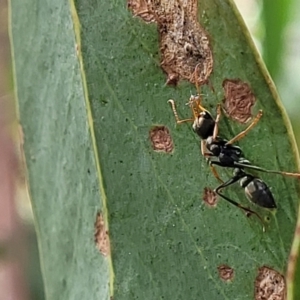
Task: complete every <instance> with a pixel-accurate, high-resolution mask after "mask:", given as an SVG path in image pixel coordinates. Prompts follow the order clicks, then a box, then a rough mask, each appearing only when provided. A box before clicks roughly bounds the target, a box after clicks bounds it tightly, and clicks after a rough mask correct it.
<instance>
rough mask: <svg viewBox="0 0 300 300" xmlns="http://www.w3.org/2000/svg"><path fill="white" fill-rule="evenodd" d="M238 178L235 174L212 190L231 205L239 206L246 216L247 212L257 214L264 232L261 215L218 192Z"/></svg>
mask: <svg viewBox="0 0 300 300" xmlns="http://www.w3.org/2000/svg"><path fill="white" fill-rule="evenodd" d="M239 179H240V177H239V176H235V177H233V178H231V179H229V180H228V181H227V182H225V183H223V184H221V185H220V186H218V187H217V188H216V189H215V190H214V191H215V193H216V194H218V195H219V196H220V197H222V198H223V199H225V200H226V201H228V202H229V203H231V204H232V205H234V206H236V207H238V208H240V209H241V210H243V211H244V212H245V213H246V215H247V216H248V215H249V214H250V215H251V214H254V215H255V216H257V218H258V219H259V220H260V221H261V223H262V226H263V231H264V232H265V226H264V221H263V219H262V218H261V216H260V215H259V214H258V213H257V212H255V211H253V210H251V209H250V208H247V207H244V206H242V205H241V204H240V203H238V202H236V201H234V200H232V199H230V198H228V197H227V196H225V195H223V194H222V193H220V190H221V189H222V188H225V187H228V186H229V185H231V184H233V183H235V182H237V181H238V180H239Z"/></svg>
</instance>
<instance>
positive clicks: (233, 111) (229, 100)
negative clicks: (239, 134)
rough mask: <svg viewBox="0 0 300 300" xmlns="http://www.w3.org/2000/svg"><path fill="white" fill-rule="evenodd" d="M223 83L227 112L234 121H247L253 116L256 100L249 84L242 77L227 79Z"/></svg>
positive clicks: (224, 102) (224, 104)
mask: <svg viewBox="0 0 300 300" xmlns="http://www.w3.org/2000/svg"><path fill="white" fill-rule="evenodd" d="M222 85H223V89H224V96H225V98H224V100H223V108H224V111H225V113H226V114H227V115H228V117H230V118H231V119H233V120H234V121H237V122H239V123H241V124H245V123H247V122H248V121H249V120H250V119H251V118H252V113H251V109H252V107H253V105H254V104H255V101H256V98H255V95H254V94H253V92H252V90H251V88H250V86H249V84H248V83H247V82H243V81H242V80H240V79H225V80H224V81H223V84H222Z"/></svg>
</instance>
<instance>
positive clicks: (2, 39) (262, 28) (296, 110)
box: [0, 0, 300, 300]
mask: <svg viewBox="0 0 300 300" xmlns="http://www.w3.org/2000/svg"><path fill="white" fill-rule="evenodd" d="M124 2H125V0H124ZM235 2H236V4H237V6H238V8H239V10H240V12H241V14H242V15H243V17H244V20H245V22H246V24H247V26H248V28H249V30H250V32H251V34H252V36H253V38H254V41H255V43H256V45H257V48H258V49H259V51H260V53H261V55H262V56H263V59H264V61H265V63H266V65H267V68H268V70H269V72H270V74H271V76H272V78H273V80H274V82H275V85H276V86H277V89H278V91H279V94H280V96H281V99H282V102H283V104H284V106H285V108H286V111H287V113H288V115H289V117H290V119H291V122H292V126H293V129H294V132H295V137H296V140H297V144H298V148H299V145H300V118H299V116H298V115H299V114H300V105H299V100H298V99H299V98H300V84H299V83H298V78H300V51H299V46H300V2H299V1H297V0H285V1H282V0H263V1H255V0H236V1H235ZM8 29H9V26H8V2H7V0H0V45H1V47H0V126H1V130H0V144H1V145H2V147H1V148H2V149H1V150H0V151H2V152H1V153H0V174H1V173H2V174H4V177H5V178H6V180H4V182H2V184H1V185H0V195H1V203H0V205H1V210H0V299H18V300H25V299H34V300H40V299H44V296H43V295H44V294H43V284H42V278H41V273H40V267H39V258H38V250H37V242H36V238H35V231H34V227H33V218H32V213H31V210H30V202H29V200H28V197H27V193H26V187H25V182H24V176H23V174H24V171H22V167H19V166H18V164H17V163H14V162H16V161H18V160H19V161H22V154H21V152H20V151H19V148H20V147H19V146H20V143H21V139H20V138H19V136H20V134H19V133H20V130H19V128H18V125H17V122H16V116H15V113H14V106H13V104H14V102H13V96H12V95H13V92H12V86H13V83H12V75H11V56H10V45H9V37H8ZM3 145H7V147H3ZM5 148H7V151H4V150H3V149H5ZM19 165H20V163H19ZM21 165H22V163H21ZM12 169H13V172H12V171H11V170H12ZM1 189H2V190H1ZM16 245H17V247H15V246H16ZM12 247H14V248H13V249H19V250H18V251H16V250H15V251H12V252H13V254H12V255H9V254H8V253H9V252H11V251H10V250H11V249H12ZM8 295H9V297H8Z"/></svg>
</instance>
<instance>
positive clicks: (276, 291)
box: [255, 266, 286, 300]
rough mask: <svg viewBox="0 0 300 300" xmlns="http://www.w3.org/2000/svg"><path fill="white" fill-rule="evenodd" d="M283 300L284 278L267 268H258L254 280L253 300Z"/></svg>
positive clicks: (284, 292) (284, 294)
mask: <svg viewBox="0 0 300 300" xmlns="http://www.w3.org/2000/svg"><path fill="white" fill-rule="evenodd" d="M284 299H286V286H285V280H284V277H283V276H282V275H281V274H280V273H278V272H277V271H275V270H273V269H271V268H269V267H266V266H263V267H261V268H259V269H258V275H257V277H256V279H255V300H284Z"/></svg>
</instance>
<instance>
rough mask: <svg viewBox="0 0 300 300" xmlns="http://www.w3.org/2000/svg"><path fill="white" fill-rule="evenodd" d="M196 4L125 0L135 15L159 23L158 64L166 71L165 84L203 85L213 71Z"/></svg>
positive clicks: (184, 0)
mask: <svg viewBox="0 0 300 300" xmlns="http://www.w3.org/2000/svg"><path fill="white" fill-rule="evenodd" d="M197 4H198V1H197V0H182V1H178V0H177V1H176V0H160V1H155V0H127V5H128V8H129V9H130V10H131V11H132V13H133V14H134V15H135V16H138V17H140V18H142V19H143V20H144V21H145V22H147V23H150V22H156V23H157V25H158V32H159V35H160V38H159V41H160V45H159V48H160V52H161V67H162V69H163V70H164V71H165V72H166V73H167V76H168V78H167V84H174V85H176V84H177V82H178V81H179V80H181V79H185V80H189V81H190V82H192V83H196V82H197V84H199V85H201V84H205V83H207V81H208V77H209V76H210V74H211V72H212V69H213V57H212V51H211V48H210V44H209V39H208V35H207V33H206V32H205V30H204V29H203V28H202V27H201V25H200V24H199V23H198V20H197V11H198V7H197ZM196 66H198V67H197V70H196ZM195 70H196V71H195Z"/></svg>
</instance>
